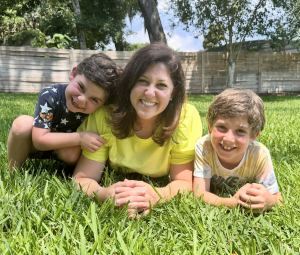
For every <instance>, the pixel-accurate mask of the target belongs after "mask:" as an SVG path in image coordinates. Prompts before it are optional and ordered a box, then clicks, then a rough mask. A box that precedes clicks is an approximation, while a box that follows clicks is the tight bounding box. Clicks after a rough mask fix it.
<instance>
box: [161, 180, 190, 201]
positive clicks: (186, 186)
mask: <svg viewBox="0 0 300 255" xmlns="http://www.w3.org/2000/svg"><path fill="white" fill-rule="evenodd" d="M156 190H157V191H158V193H159V195H160V196H161V197H162V198H164V199H166V200H169V199H171V198H172V197H174V196H176V195H177V194H178V192H188V191H190V190H192V183H190V182H188V181H183V180H174V181H172V182H170V183H169V184H168V185H167V186H166V187H163V188H156Z"/></svg>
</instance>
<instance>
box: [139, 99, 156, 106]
mask: <svg viewBox="0 0 300 255" xmlns="http://www.w3.org/2000/svg"><path fill="white" fill-rule="evenodd" d="M141 101H142V103H143V104H144V105H146V106H153V105H155V104H156V103H152V102H147V101H145V100H141Z"/></svg>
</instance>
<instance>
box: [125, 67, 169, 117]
mask: <svg viewBox="0 0 300 255" xmlns="http://www.w3.org/2000/svg"><path fill="white" fill-rule="evenodd" d="M173 89H174V86H173V82H172V79H171V77H170V73H169V70H168V68H167V67H166V65H165V64H163V63H153V64H151V65H150V66H149V67H148V68H147V69H146V71H145V72H144V73H143V74H142V75H141V76H140V77H139V78H138V80H137V82H136V83H135V84H134V86H133V88H132V90H131V93H130V101H131V104H132V106H133V107H134V109H135V111H136V113H137V118H138V120H139V121H142V120H150V119H153V121H155V120H156V118H157V116H158V115H159V114H160V113H161V112H163V111H164V110H165V109H166V107H167V106H168V104H169V101H170V99H171V98H172V92H173Z"/></svg>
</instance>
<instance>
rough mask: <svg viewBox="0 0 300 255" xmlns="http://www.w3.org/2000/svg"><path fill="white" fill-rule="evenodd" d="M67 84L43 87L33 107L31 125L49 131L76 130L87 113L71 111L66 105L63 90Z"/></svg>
mask: <svg viewBox="0 0 300 255" xmlns="http://www.w3.org/2000/svg"><path fill="white" fill-rule="evenodd" d="M67 86H68V84H57V85H53V86H52V87H47V88H44V89H43V90H42V91H41V93H40V95H39V98H38V102H37V104H36V107H35V113H34V120H33V126H35V127H38V128H44V129H50V130H51V131H50V132H63V133H72V132H76V130H77V128H78V127H79V126H80V124H81V123H82V121H84V119H85V118H86V117H87V116H88V114H85V113H81V112H71V111H70V110H69V109H68V107H67V106H66V96H65V91H66V88H67Z"/></svg>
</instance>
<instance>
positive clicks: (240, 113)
mask: <svg viewBox="0 0 300 255" xmlns="http://www.w3.org/2000/svg"><path fill="white" fill-rule="evenodd" d="M206 120H207V124H208V130H209V134H208V135H206V136H204V137H202V138H200V139H199V140H198V141H197V142H196V145H195V150H196V156H195V168H194V183H193V190H194V192H195V195H196V196H197V197H200V196H202V195H203V200H204V201H205V202H207V203H209V204H213V205H217V206H219V205H224V206H227V207H229V208H230V207H233V206H236V205H238V204H240V205H241V206H243V207H245V208H247V209H250V208H251V209H252V211H253V212H262V211H265V210H269V209H271V208H272V207H273V206H274V205H275V204H276V203H277V204H278V205H280V204H281V201H282V196H281V194H280V192H279V188H278V185H277V180H276V177H275V173H274V169H273V164H272V160H271V156H270V152H269V150H268V149H267V148H266V147H265V146H264V145H263V144H261V143H259V142H257V141H255V139H256V137H257V136H258V135H259V132H260V131H262V130H263V128H264V125H265V113H264V106H263V102H262V100H261V98H260V97H259V96H257V95H256V94H255V93H254V92H252V91H250V90H235V89H227V90H225V91H223V92H222V93H221V94H219V95H218V96H217V97H216V98H215V99H214V101H213V102H212V104H211V105H210V107H209V109H208V112H207V116H206ZM253 180H254V183H252V184H249V183H247V182H252V181H253ZM241 183H246V184H245V185H244V186H242V187H241V188H240V189H239V190H238V191H237V192H236V194H235V195H234V196H233V197H231V198H223V197H219V196H217V195H215V194H213V193H212V192H211V191H212V190H216V189H223V188H225V187H228V186H229V187H237V185H239V184H241Z"/></svg>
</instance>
